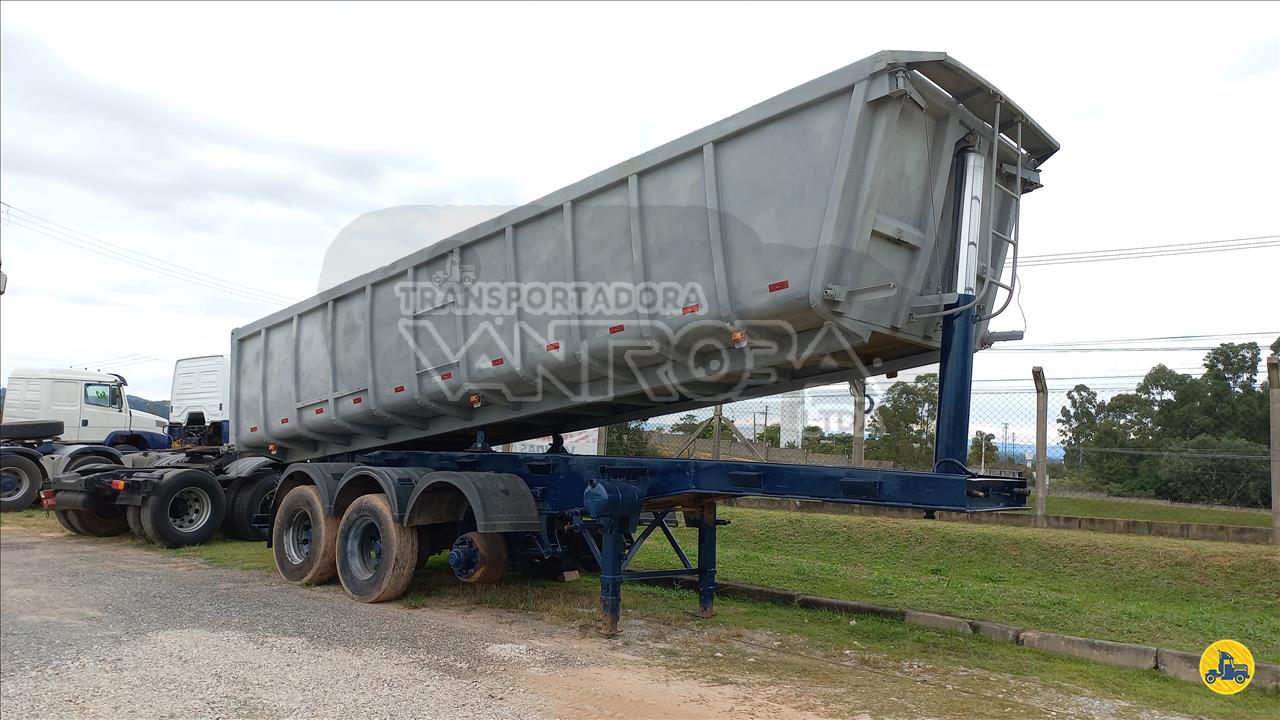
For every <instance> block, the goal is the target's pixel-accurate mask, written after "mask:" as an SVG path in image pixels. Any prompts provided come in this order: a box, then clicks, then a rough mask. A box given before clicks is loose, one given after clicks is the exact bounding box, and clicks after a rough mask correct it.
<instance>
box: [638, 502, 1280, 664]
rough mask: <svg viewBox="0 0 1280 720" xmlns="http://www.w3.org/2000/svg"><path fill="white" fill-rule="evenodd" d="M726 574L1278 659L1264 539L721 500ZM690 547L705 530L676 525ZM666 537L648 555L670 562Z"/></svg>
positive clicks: (1075, 631) (1073, 631)
mask: <svg viewBox="0 0 1280 720" xmlns="http://www.w3.org/2000/svg"><path fill="white" fill-rule="evenodd" d="M721 517H723V518H727V519H729V520H731V521H732V523H733V524H732V525H730V526H728V527H726V528H722V529H721V531H720V532H721V542H720V555H719V562H718V567H719V573H720V577H721V578H722V579H725V580H738V581H741V582H747V583H753V584H756V585H768V586H773V587H782V588H789V589H792V590H798V591H801V592H804V593H809V594H814V595H826V596H830V597H839V598H849V599H853V600H862V601H867V602H873V603H881V604H886V605H895V606H898V607H905V608H912V609H917V610H929V611H933V612H940V613H946V614H950V615H959V616H961V617H967V618H971V619H976V620H992V621H997V622H1004V623H1009V624H1012V625H1016V626H1019V627H1022V628H1027V629H1038V630H1046V631H1050V632H1061V633H1066V634H1070V635H1082V636H1086V637H1095V638H1102V639H1106V640H1118V641H1123V642H1138V643H1144V644H1150V645H1155V646H1158V647H1165V648H1171V649H1176V650H1186V651H1192V652H1200V651H1202V650H1203V649H1204V648H1205V647H1206V646H1207V645H1209V643H1211V642H1213V641H1214V640H1218V639H1221V638H1234V639H1236V640H1239V641H1241V642H1243V643H1244V644H1245V645H1246V646H1248V647H1249V648H1250V649H1251V650H1252V651H1253V654H1254V656H1255V657H1256V658H1258V659H1259V660H1262V661H1266V662H1278V661H1280V550H1277V548H1275V547H1271V546H1264V545H1243V544H1233V543H1216V542H1205V541H1198V540H1178V539H1171V538H1159V537H1147V536H1138V535H1118V534H1110V533H1090V532H1080V531H1070V530H1044V529H1035V528H1022V527H1007V526H996V525H976V524H969V523H946V522H929V521H924V520H908V519H897V518H882V517H870V516H858V515H826V514H821V513H803V514H802V513H789V512H785V511H774V510H750V509H746V508H724V509H722V511H721ZM677 533H678V536H679V537H680V538H681V542H682V543H683V544H684V545H685V547H686V548H692V547H693V546H694V545H695V542H694V538H695V537H696V532H695V531H693V530H690V529H684V528H682V529H680V530H678V531H677ZM660 541H661V539H660V538H659V542H656V543H653V544H652V545H646V546H645V548H644V549H643V550H642V551H641V553H640V554H639V555H638V557H637V563H638V564H642V565H645V566H654V567H657V566H670V565H673V564H674V563H675V560H674V555H673V553H671V552H670V550H669V549H667V548H666V547H665V546H664V545H663V544H661V542H660Z"/></svg>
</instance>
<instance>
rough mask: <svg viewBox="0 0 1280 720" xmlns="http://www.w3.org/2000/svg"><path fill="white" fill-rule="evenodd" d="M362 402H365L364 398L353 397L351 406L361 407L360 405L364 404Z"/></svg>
mask: <svg viewBox="0 0 1280 720" xmlns="http://www.w3.org/2000/svg"><path fill="white" fill-rule="evenodd" d="M362 402H364V398H362V397H353V398H351V404H352V405H359V404H360V403H362Z"/></svg>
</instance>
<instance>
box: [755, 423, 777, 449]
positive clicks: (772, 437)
mask: <svg viewBox="0 0 1280 720" xmlns="http://www.w3.org/2000/svg"><path fill="white" fill-rule="evenodd" d="M758 438H759V440H760V442H762V443H764V444H765V445H768V446H769V447H780V446H781V445H780V444H781V442H782V424H781V423H774V424H772V425H765V426H764V427H763V428H761V429H760V434H759V435H758Z"/></svg>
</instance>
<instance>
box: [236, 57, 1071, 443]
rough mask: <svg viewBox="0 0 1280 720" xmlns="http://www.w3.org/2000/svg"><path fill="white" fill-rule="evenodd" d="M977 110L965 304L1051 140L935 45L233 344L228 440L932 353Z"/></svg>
mask: <svg viewBox="0 0 1280 720" xmlns="http://www.w3.org/2000/svg"><path fill="white" fill-rule="evenodd" d="M996 113H1001V114H1000V116H999V117H1000V118H1001V121H1000V122H999V124H1000V126H1001V130H1002V132H1003V133H1004V137H1003V139H1002V141H1001V142H1000V143H999V149H998V150H997V152H998V155H999V162H998V163H995V164H996V165H998V166H999V172H997V173H991V174H990V175H991V176H992V177H993V178H994V183H995V185H994V186H991V187H993V191H992V192H991V193H989V195H988V201H985V202H983V208H982V210H983V213H982V214H981V222H982V225H981V229H982V233H981V236H982V237H983V238H984V240H983V242H982V244H981V245H980V246H979V247H978V249H977V253H978V258H979V283H978V303H979V316H980V317H981V316H982V315H985V314H988V313H990V312H991V310H992V307H993V305H998V304H999V303H1000V302H1001V301H1002V298H1003V295H1004V291H1002V290H1000V286H998V285H997V284H996V281H998V280H999V278H1000V273H1001V270H1002V268H1003V266H1004V263H1005V257H1006V255H1007V254H1008V250H1009V248H1011V247H1013V246H1014V242H1015V241H1016V206H1017V201H1016V197H1017V196H1018V195H1019V194H1020V193H1021V192H1025V191H1027V190H1030V189H1034V188H1035V187H1037V186H1038V182H1037V180H1038V175H1037V172H1036V169H1037V168H1038V166H1039V164H1040V163H1042V162H1043V161H1044V160H1045V159H1046V158H1048V157H1049V156H1050V155H1052V154H1053V153H1054V152H1055V151H1056V150H1057V143H1056V142H1055V141H1054V140H1053V139H1052V138H1051V137H1049V136H1048V135H1047V134H1046V133H1044V132H1043V131H1042V130H1041V129H1040V128H1039V126H1038V125H1036V124H1035V123H1034V122H1032V121H1031V120H1029V119H1027V118H1025V117H1024V115H1023V113H1022V112H1021V110H1020V109H1019V108H1018V107H1017V106H1016V105H1013V104H1012V103H1011V102H1009V101H1008V100H1007V99H1005V98H1004V97H1003V96H1002V94H1001V93H1000V92H999V91H998V90H996V89H995V88H994V87H993V86H991V85H990V84H989V83H987V82H986V81H984V80H982V79H981V78H979V77H978V76H977V75H975V74H974V73H972V72H971V71H969V70H968V69H967V68H965V67H964V66H962V65H960V64H959V63H956V62H955V61H954V60H952V59H950V58H949V57H948V56H947V55H945V54H943V53H920V52H882V53H879V54H877V55H874V56H872V57H869V58H866V59H864V60H861V61H859V62H857V63H854V64H853V65H850V66H848V67H846V68H843V69H841V70H837V71H836V72H833V73H831V74H829V75H826V76H824V77H821V78H818V79H816V80H813V81H811V82H809V83H806V84H804V85H801V86H800V87H797V88H795V89H793V90H790V91H788V92H786V93H783V94H781V95H779V96H777V97H775V98H772V99H770V100H767V101H765V102H763V103H760V104H759V105H756V106H754V107H752V108H749V109H747V110H745V111H743V112H741V113H738V114H736V115H733V116H731V117H728V118H726V119H724V120H721V121H720V122H717V123H715V124H713V125H711V126H709V127H706V128H703V129H701V130H698V131H696V132H693V133H691V134H689V135H686V136H685V137H682V138H680V139H678V140H675V141H672V142H670V143H667V144H666V145H663V146H661V147H658V148H656V149H654V150H651V151H649V152H647V153H645V154H643V155H640V156H638V157H635V158H632V159H630V160H627V161H626V162H623V163H621V164H619V165H616V166H614V167H612V168H610V169H608V170H605V171H603V172H601V173H598V174H596V175H593V176H591V177H589V178H587V179H585V180H582V181H581V182H578V183H576V184H574V185H571V186H569V187H566V188H564V189H561V190H559V191H557V192H554V193H552V194H550V195H548V196H546V197H544V198H542V199H540V200H537V201H535V202H533V203H530V204H528V205H525V206H523V207H520V208H517V209H515V210H512V211H510V212H507V213H505V214H504V215H501V216H500V217H497V218H495V219H493V220H491V221H489V222H486V223H483V224H481V225H477V226H475V227H473V228H471V229H469V230H466V231H464V232H461V233H459V234H457V235H456V236H454V237H451V238H449V239H447V240H445V241H442V242H440V243H437V244H436V245H434V246H432V247H428V248H424V249H422V250H420V251H418V252H415V253H413V254H411V255H409V256H408V257H405V258H403V259H401V260H399V261H398V262H395V263H393V264H391V265H388V266H386V267H383V268H380V269H378V270H375V271H373V272H370V273H368V274H366V275H363V276H361V277H358V278H356V279H354V280H351V281H349V282H346V283H343V284H342V285H339V286H338V287H335V288H332V289H330V290H327V291H325V292H323V293H320V294H319V295H317V296H316V297H314V298H311V299H309V300H307V301H305V302H302V303H299V304H297V305H295V306H293V307H291V308H288V309H286V310H282V311H280V312H278V313H275V314H273V315H271V316H269V317H267V318H264V319H262V320H259V321H257V322H254V323H251V324H249V325H247V326H245V327H243V328H239V329H237V330H236V331H234V332H233V334H232V350H231V356H232V395H233V397H232V412H233V416H232V418H233V431H234V438H235V442H236V443H237V445H238V446H239V447H240V448H242V449H261V448H266V447H268V446H271V445H275V446H277V452H278V454H279V455H281V456H284V457H285V458H286V459H288V460H294V461H296V460H305V459H309V458H316V457H322V456H330V455H336V454H340V453H344V452H350V451H357V450H363V449H370V448H384V447H418V448H433V447H434V448H452V449H456V448H458V447H459V446H460V444H461V445H465V444H466V443H467V442H469V441H470V439H471V438H472V437H473V435H474V431H475V430H477V429H484V430H486V431H487V433H488V437H489V439H490V440H491V441H493V442H505V441H509V440H516V439H522V438H528V437H536V436H540V435H546V434H547V433H549V432H555V431H567V430H573V429H580V428H588V427H596V426H599V425H604V424H609V423H614V422H619V421H623V420H629V419H637V418H644V417H651V416H654V415H659V414H664V413H669V412H676V411H680V410H683V409H687V408H692V407H700V406H705V405H709V404H712V403H715V402H718V401H721V400H730V399H737V398H743V397H752V396H758V395H766V394H772V393H777V392H782V391H786V390H791V389H795V388H799V387H805V386H812V385H817V384H822V383H830V382H837V381H840V380H843V379H847V378H849V377H851V376H853V375H855V374H873V375H874V374H881V373H884V372H888V371H890V370H897V369H902V368H908V367H914V366H919V365H923V364H927V363H929V362H932V361H934V360H936V358H937V351H938V344H939V325H940V316H939V313H940V311H941V310H942V309H943V308H944V307H945V305H946V304H947V303H949V302H952V301H954V299H955V291H956V288H955V287H954V282H955V281H954V270H953V269H952V268H954V266H955V258H954V252H955V251H954V249H952V248H951V247H950V243H948V242H947V241H946V238H949V237H951V235H952V233H951V227H952V224H953V222H955V220H954V219H953V215H954V214H955V213H954V212H953V210H954V205H955V204H956V201H955V195H956V189H955V178H954V175H955V171H954V169H953V168H954V166H955V163H954V162H953V158H954V156H955V152H956V150H957V148H958V147H960V146H962V145H965V144H973V143H977V144H978V145H980V146H981V147H985V148H987V154H988V156H989V155H990V145H991V139H992V130H991V124H992V123H993V122H995V115H996ZM1006 120H1007V121H1009V122H1008V123H1006V122H1004V121H1006ZM1015 121H1016V127H1017V135H1018V136H1020V147H1021V151H1019V149H1018V148H1019V139H1018V138H1015V137H1014V134H1013V132H1012V131H1011V130H1010V129H1009V128H1012V127H1014V125H1015ZM987 162H988V166H990V165H992V163H991V162H990V158H989V157H988V161H987ZM1019 178H1020V179H1019ZM997 293H999V294H1000V295H1001V299H997ZM985 324H986V323H985V322H979V323H978V326H977V327H976V328H975V332H977V333H978V334H979V336H981V333H983V332H984V330H985Z"/></svg>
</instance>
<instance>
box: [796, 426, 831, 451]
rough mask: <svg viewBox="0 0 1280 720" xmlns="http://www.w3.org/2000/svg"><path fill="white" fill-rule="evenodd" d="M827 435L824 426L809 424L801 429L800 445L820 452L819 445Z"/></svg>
mask: <svg viewBox="0 0 1280 720" xmlns="http://www.w3.org/2000/svg"><path fill="white" fill-rule="evenodd" d="M825 436H826V433H824V432H823V431H822V428H820V427H818V426H817V425H809V426H808V427H806V428H805V429H803V430H801V431H800V447H802V448H804V449H805V450H808V451H809V452H819V451H818V449H817V445H818V444H819V443H821V442H822V439H823V437H825Z"/></svg>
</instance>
